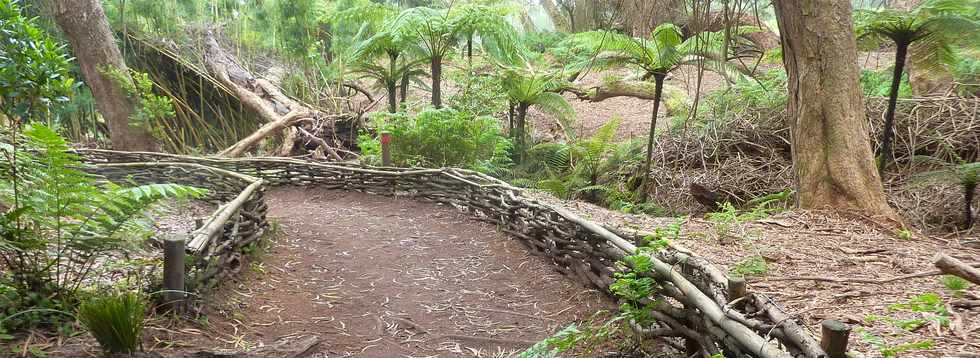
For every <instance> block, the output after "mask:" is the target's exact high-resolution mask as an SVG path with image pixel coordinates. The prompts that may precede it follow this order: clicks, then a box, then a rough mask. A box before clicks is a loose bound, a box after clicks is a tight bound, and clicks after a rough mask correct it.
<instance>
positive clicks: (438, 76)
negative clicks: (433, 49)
mask: <svg viewBox="0 0 980 358" xmlns="http://www.w3.org/2000/svg"><path fill="white" fill-rule="evenodd" d="M430 70H432V106H433V107H436V108H442V56H432V60H431V63H430Z"/></svg>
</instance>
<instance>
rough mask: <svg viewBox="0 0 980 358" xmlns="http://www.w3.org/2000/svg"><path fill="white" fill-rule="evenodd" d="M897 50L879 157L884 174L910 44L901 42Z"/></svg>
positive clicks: (887, 162)
mask: <svg viewBox="0 0 980 358" xmlns="http://www.w3.org/2000/svg"><path fill="white" fill-rule="evenodd" d="M896 45H897V46H898V48H897V49H896V50H895V71H894V73H893V74H892V87H891V89H890V90H889V91H888V109H887V110H886V111H885V128H883V130H882V132H881V147H880V148H879V150H880V152H878V157H879V158H881V163H880V165H879V167H878V171H879V172H884V170H885V167H886V166H888V164H890V162H891V160H892V141H894V138H895V107H896V106H897V104H898V90H899V88H900V87H901V85H902V71H904V70H905V57H906V55H908V50H909V44H908V43H904V42H900V43H897V44H896Z"/></svg>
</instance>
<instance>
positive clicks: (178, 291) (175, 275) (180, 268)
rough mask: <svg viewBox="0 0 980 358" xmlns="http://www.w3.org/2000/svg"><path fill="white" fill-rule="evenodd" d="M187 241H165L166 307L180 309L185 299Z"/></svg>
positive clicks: (176, 239) (164, 282)
mask: <svg viewBox="0 0 980 358" xmlns="http://www.w3.org/2000/svg"><path fill="white" fill-rule="evenodd" d="M185 242H186V240H185V239H184V238H183V237H180V238H168V239H166V240H163V289H164V290H166V291H164V293H163V303H164V307H167V308H168V309H179V308H180V306H181V304H180V301H182V300H183V299H184V255H185V250H184V245H185Z"/></svg>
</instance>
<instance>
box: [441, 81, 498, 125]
mask: <svg viewBox="0 0 980 358" xmlns="http://www.w3.org/2000/svg"><path fill="white" fill-rule="evenodd" d="M448 79H449V81H450V82H452V83H455V84H456V86H457V87H458V88H459V91H457V92H456V93H453V94H452V95H450V96H449V98H448V103H449V107H452V108H454V109H456V110H458V111H460V112H467V113H473V114H475V115H478V116H489V115H493V114H496V113H501V112H504V111H506V110H507V105H506V103H507V96H506V95H505V94H504V90H503V87H501V85H500V78H499V77H497V76H487V75H479V74H477V75H471V74H470V73H469V71H449V76H448Z"/></svg>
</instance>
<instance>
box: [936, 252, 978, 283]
mask: <svg viewBox="0 0 980 358" xmlns="http://www.w3.org/2000/svg"><path fill="white" fill-rule="evenodd" d="M933 264H935V265H936V267H937V268H939V271H942V272H943V273H945V274H947V275H954V276H959V277H962V278H963V279H965V280H967V281H970V282H973V283H974V284H976V285H980V269H975V268H973V267H970V265H967V264H965V263H963V261H960V260H957V259H955V258H953V257H952V256H949V255H946V254H939V255H936V258H935V259H933Z"/></svg>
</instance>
